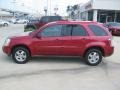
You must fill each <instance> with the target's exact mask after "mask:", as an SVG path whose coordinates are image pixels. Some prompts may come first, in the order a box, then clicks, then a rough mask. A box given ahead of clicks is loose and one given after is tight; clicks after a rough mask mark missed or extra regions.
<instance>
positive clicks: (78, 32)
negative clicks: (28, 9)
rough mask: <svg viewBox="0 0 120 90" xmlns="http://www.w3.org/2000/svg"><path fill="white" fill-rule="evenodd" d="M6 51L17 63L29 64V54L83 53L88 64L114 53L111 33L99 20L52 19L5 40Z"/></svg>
mask: <svg viewBox="0 0 120 90" xmlns="http://www.w3.org/2000/svg"><path fill="white" fill-rule="evenodd" d="M3 51H4V53H6V54H8V55H11V56H12V58H13V60H14V61H15V62H16V63H20V64H23V63H26V62H28V61H29V60H30V57H34V56H38V55H46V56H51V55H52V56H53V55H55V56H80V57H83V58H84V59H85V61H86V63H87V64H89V65H92V66H95V65H98V64H99V63H100V62H101V61H102V58H103V57H106V56H110V55H112V54H113V51H114V47H113V44H112V36H111V34H110V33H109V31H108V30H106V29H105V28H104V27H103V26H102V25H101V24H99V23H97V22H89V21H87V22H85V21H84V22H75V21H57V22H51V23H48V24H46V25H44V26H43V27H41V28H40V29H39V30H36V31H33V32H31V33H30V34H29V35H26V36H16V37H10V38H8V39H6V41H5V43H4V46H3Z"/></svg>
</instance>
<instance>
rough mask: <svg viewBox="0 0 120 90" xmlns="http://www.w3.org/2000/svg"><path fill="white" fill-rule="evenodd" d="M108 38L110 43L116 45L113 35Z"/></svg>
mask: <svg viewBox="0 0 120 90" xmlns="http://www.w3.org/2000/svg"><path fill="white" fill-rule="evenodd" d="M108 40H109V43H110V45H111V46H114V44H115V43H114V40H113V37H111V38H109V39H108Z"/></svg>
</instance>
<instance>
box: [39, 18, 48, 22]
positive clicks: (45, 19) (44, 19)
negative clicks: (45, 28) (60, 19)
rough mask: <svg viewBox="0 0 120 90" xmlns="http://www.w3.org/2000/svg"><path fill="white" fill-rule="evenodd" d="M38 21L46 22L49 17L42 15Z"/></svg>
mask: <svg viewBox="0 0 120 90" xmlns="http://www.w3.org/2000/svg"><path fill="white" fill-rule="evenodd" d="M40 21H41V22H43V23H47V22H49V17H42V18H41V20H40Z"/></svg>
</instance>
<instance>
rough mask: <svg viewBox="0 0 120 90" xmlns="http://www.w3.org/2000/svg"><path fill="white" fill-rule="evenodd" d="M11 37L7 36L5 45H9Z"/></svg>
mask: <svg viewBox="0 0 120 90" xmlns="http://www.w3.org/2000/svg"><path fill="white" fill-rule="evenodd" d="M10 41H11V40H10V39H9V38H7V39H6V40H5V43H4V46H8V45H9V44H10Z"/></svg>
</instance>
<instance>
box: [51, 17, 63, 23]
mask: <svg viewBox="0 0 120 90" xmlns="http://www.w3.org/2000/svg"><path fill="white" fill-rule="evenodd" d="M59 20H61V17H59V16H53V17H52V16H51V17H50V21H49V22H53V21H59Z"/></svg>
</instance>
